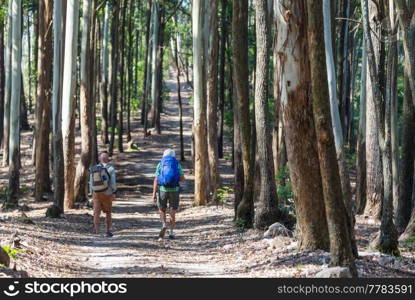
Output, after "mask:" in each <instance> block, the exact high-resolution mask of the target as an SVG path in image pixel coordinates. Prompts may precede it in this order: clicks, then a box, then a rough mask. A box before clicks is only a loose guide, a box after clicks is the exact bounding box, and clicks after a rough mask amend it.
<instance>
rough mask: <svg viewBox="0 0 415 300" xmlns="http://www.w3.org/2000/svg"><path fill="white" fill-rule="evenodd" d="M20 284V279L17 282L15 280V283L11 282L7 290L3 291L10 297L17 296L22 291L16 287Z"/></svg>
mask: <svg viewBox="0 0 415 300" xmlns="http://www.w3.org/2000/svg"><path fill="white" fill-rule="evenodd" d="M18 284H19V282H18V281H15V282H13V284H10V285H9V286H8V287H7V290H4V291H3V293H4V294H5V295H6V296H9V297H14V296H17V295H18V294H19V293H20V291H19V290H18V289H17V288H16V286H17V285H18Z"/></svg>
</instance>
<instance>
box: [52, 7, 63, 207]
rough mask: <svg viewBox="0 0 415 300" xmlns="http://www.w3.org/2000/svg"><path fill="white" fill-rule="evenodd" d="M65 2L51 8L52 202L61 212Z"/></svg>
mask: <svg viewBox="0 0 415 300" xmlns="http://www.w3.org/2000/svg"><path fill="white" fill-rule="evenodd" d="M65 4H66V1H64V3H62V1H59V0H56V1H55V2H54V7H53V15H54V18H53V40H54V43H53V91H52V124H53V136H52V143H53V200H54V204H55V205H56V206H58V207H59V208H60V209H61V211H62V212H63V210H64V205H63V200H64V194H65V181H64V162H63V161H64V160H63V148H62V146H63V144H62V102H61V99H62V98H61V97H62V61H63V60H62V57H63V55H62V54H63V43H62V33H63V29H64V28H63V27H64V25H63V24H64V22H62V8H63V7H62V5H65Z"/></svg>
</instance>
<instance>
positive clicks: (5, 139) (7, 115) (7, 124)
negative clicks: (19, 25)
mask: <svg viewBox="0 0 415 300" xmlns="http://www.w3.org/2000/svg"><path fill="white" fill-rule="evenodd" d="M7 14H8V15H7V40H6V45H5V47H6V48H5V51H4V55H5V57H4V66H5V83H4V85H5V86H4V120H3V124H4V127H3V166H8V165H9V136H10V96H11V91H12V89H11V48H12V32H13V30H12V1H9V7H8V12H7Z"/></svg>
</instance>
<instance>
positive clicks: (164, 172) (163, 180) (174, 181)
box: [157, 156, 180, 188]
mask: <svg viewBox="0 0 415 300" xmlns="http://www.w3.org/2000/svg"><path fill="white" fill-rule="evenodd" d="M160 167H161V170H160V175H158V176H157V181H158V184H159V185H162V186H164V187H167V188H172V187H178V186H179V181H180V172H179V162H178V161H177V159H176V158H174V157H172V156H165V157H163V158H162V160H161V162H160Z"/></svg>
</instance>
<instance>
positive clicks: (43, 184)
mask: <svg viewBox="0 0 415 300" xmlns="http://www.w3.org/2000/svg"><path fill="white" fill-rule="evenodd" d="M39 15H40V16H41V17H40V18H39V50H38V55H39V59H38V61H39V65H38V67H39V70H40V72H39V73H38V80H37V82H38V85H39V86H38V97H37V101H36V119H35V122H36V125H35V128H36V130H35V133H36V144H35V151H36V154H35V161H36V163H35V200H36V201H42V200H43V194H44V192H47V191H48V190H50V177H49V134H50V115H51V96H52V95H51V90H52V81H51V80H50V79H51V77H52V64H51V63H50V58H51V57H52V53H53V47H52V33H53V31H52V30H51V27H52V15H53V1H52V0H41V1H40V2H39Z"/></svg>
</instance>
